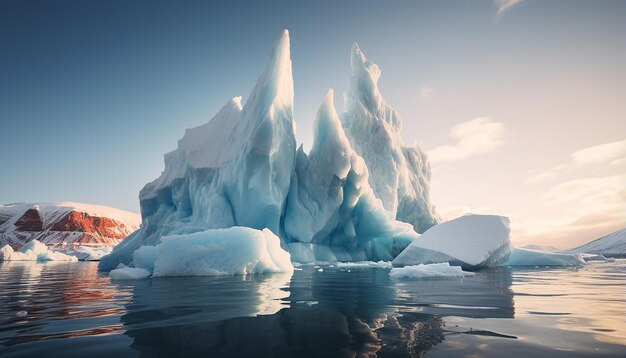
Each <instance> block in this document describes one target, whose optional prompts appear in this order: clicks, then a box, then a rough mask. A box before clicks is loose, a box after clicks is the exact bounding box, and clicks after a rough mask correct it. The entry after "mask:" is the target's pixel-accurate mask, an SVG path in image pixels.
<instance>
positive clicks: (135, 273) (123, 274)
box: [109, 267, 150, 280]
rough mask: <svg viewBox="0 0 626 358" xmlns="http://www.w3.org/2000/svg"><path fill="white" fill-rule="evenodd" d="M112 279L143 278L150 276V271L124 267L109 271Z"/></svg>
mask: <svg viewBox="0 0 626 358" xmlns="http://www.w3.org/2000/svg"><path fill="white" fill-rule="evenodd" d="M109 277H110V278H111V280H143V279H144V278H148V277H150V271H148V270H144V269H142V268H135V267H122V268H118V269H115V270H112V271H111V272H109Z"/></svg>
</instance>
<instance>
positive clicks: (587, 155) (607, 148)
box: [571, 139, 626, 165]
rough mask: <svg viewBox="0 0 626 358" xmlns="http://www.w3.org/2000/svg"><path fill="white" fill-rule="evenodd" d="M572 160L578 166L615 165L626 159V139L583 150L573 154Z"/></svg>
mask: <svg viewBox="0 0 626 358" xmlns="http://www.w3.org/2000/svg"><path fill="white" fill-rule="evenodd" d="M571 158H572V160H573V161H574V163H576V164H577V165H590V164H599V163H608V164H609V165H615V164H617V163H619V162H620V161H621V162H623V159H624V158H626V139H624V140H621V141H617V142H611V143H605V144H600V145H596V146H594V147H589V148H585V149H581V150H579V151H577V152H574V153H572V155H571Z"/></svg>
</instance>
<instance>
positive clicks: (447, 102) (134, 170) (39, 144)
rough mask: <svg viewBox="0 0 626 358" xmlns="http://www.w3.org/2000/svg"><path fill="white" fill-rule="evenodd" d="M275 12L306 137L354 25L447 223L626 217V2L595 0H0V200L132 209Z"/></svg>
mask: <svg viewBox="0 0 626 358" xmlns="http://www.w3.org/2000/svg"><path fill="white" fill-rule="evenodd" d="M284 28H287V29H289V31H290V37H291V56H292V62H293V75H294V82H295V109H294V115H295V120H296V122H297V138H298V140H299V141H300V142H302V143H304V146H305V148H309V147H310V145H311V143H312V140H313V138H312V124H313V120H314V118H315V113H316V111H317V108H318V106H319V105H320V104H321V102H322V100H323V98H324V95H325V94H326V92H327V90H328V89H329V88H333V89H334V90H335V93H337V94H338V95H337V96H336V100H335V101H336V103H335V104H336V106H337V107H338V108H341V107H342V105H343V103H342V100H341V95H339V94H341V93H343V92H344V91H345V90H346V89H347V87H348V80H349V78H348V76H349V73H350V68H349V66H350V61H349V57H350V49H351V46H352V44H353V42H355V41H356V42H358V44H359V46H360V47H361V49H362V50H363V52H364V53H365V54H366V55H367V56H368V58H369V59H370V60H371V61H373V62H375V63H377V64H378V65H379V67H380V69H381V72H382V74H381V77H380V80H379V86H380V89H381V93H382V95H383V96H384V97H385V99H386V100H387V102H389V103H390V104H391V105H392V106H393V107H394V108H396V109H397V110H398V111H399V113H400V115H401V116H402V119H403V123H404V124H403V131H402V135H403V140H404V142H405V144H407V145H408V144H416V145H420V146H422V147H423V148H425V149H426V150H427V151H428V153H429V158H430V160H431V166H432V172H433V173H432V200H433V202H434V203H435V205H436V206H437V209H438V211H439V212H440V214H441V216H442V217H443V218H444V219H450V218H453V217H456V216H458V215H462V214H464V213H468V212H474V213H492V214H500V215H506V216H509V217H510V219H511V223H512V224H511V225H512V239H513V242H514V243H515V244H517V245H525V244H529V243H535V244H542V245H551V246H556V247H559V248H566V247H572V246H576V245H578V244H581V243H584V242H587V241H589V240H591V239H594V238H597V237H599V236H602V235H605V234H608V233H609V232H612V231H615V230H618V229H620V228H623V227H625V226H626V2H624V1H605V0H597V1H577V0H549V1H541V0H495V1H494V0H483V1H478V0H477V1H460V0H457V1H445V0H443V1H369V0H358V1H357V0H354V1H327V0H321V1H310V2H293V1H211V2H208V1H185V2H175V1H154V0H150V1H148V0H145V1H138V0H135V1H132V0H131V1H127V0H111V1H82V0H76V1H68V0H59V1H54V2H52V1H34V0H5V1H2V2H0V153H1V158H2V161H1V162H0V203H11V202H18V201H25V202H53V201H76V202H85V203H93V204H101V205H109V206H113V207H117V208H121V209H125V210H130V211H135V212H138V210H139V201H138V193H139V190H140V189H141V188H142V187H143V185H144V184H146V183H147V182H149V181H151V180H153V179H155V178H156V177H158V175H159V174H160V172H161V171H162V170H163V154H164V153H166V152H168V151H171V150H173V149H175V147H176V142H177V140H178V139H179V138H180V137H182V135H183V133H184V130H185V128H190V127H194V126H197V125H200V124H203V123H205V122H207V121H208V120H209V119H210V118H211V117H212V116H213V115H214V114H215V113H216V112H217V111H218V110H219V109H220V108H221V107H222V106H223V105H224V104H225V103H226V102H227V101H228V100H229V99H230V98H232V97H234V96H243V100H244V101H245V100H246V96H247V95H248V94H249V92H250V90H251V89H252V87H253V86H254V83H255V82H256V79H257V77H258V76H259V75H260V74H261V72H262V71H263V68H264V67H265V64H266V61H267V60H268V56H269V52H270V50H271V47H272V44H273V43H274V41H275V39H276V38H277V37H278V36H279V34H280V31H281V30H282V29H284ZM340 112H341V110H340Z"/></svg>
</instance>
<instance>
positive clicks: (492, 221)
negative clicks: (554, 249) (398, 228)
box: [393, 215, 511, 268]
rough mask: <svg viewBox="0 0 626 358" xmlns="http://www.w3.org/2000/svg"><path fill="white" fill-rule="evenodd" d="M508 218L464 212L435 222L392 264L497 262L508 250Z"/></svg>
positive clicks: (475, 264) (470, 265)
mask: <svg viewBox="0 0 626 358" xmlns="http://www.w3.org/2000/svg"><path fill="white" fill-rule="evenodd" d="M509 232H510V229H509V219H508V218H507V217H504V216H497V215H466V216H462V217H459V218H456V219H454V220H450V221H446V222H444V223H442V224H439V225H435V226H433V227H432V228H430V229H429V230H427V231H426V232H425V233H424V234H422V235H421V236H420V237H419V238H418V239H416V240H414V241H413V243H412V244H411V245H410V246H409V247H407V248H406V249H405V250H404V251H402V252H401V253H400V255H398V257H396V258H395V259H394V260H393V265H394V266H408V265H417V264H431V263H441V262H449V263H450V264H452V265H457V266H461V267H463V268H481V267H494V266H499V265H500V264H501V263H502V262H504V261H505V260H506V258H507V256H508V254H509V252H510V250H511V248H510V239H509Z"/></svg>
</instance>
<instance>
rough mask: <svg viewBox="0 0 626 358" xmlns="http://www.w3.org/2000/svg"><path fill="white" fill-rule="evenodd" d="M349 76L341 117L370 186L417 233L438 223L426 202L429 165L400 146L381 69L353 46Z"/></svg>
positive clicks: (412, 149)
mask: <svg viewBox="0 0 626 358" xmlns="http://www.w3.org/2000/svg"><path fill="white" fill-rule="evenodd" d="M351 67H352V75H351V77H350V86H349V90H348V92H347V96H346V105H345V107H346V110H345V113H344V115H343V117H342V118H341V121H342V124H343V126H344V128H345V129H346V134H347V136H348V139H349V140H350V144H351V145H352V147H353V148H354V150H355V151H356V152H357V153H358V154H359V155H360V156H361V157H362V158H363V160H364V161H365V164H366V165H367V167H368V168H369V172H370V177H369V178H370V184H371V186H372V189H373V191H374V194H375V195H376V197H377V198H379V199H381V200H382V203H383V206H384V207H385V209H387V210H388V211H390V212H391V213H392V215H393V216H394V217H395V218H396V219H397V220H400V221H403V222H407V223H409V224H411V225H413V227H414V228H415V230H416V231H417V232H419V233H422V232H424V231H426V230H428V229H429V228H430V227H431V226H433V225H435V224H437V223H439V221H440V220H439V216H438V215H437V213H436V212H435V208H434V206H433V205H432V204H431V203H430V175H431V173H430V164H429V162H428V160H427V158H426V153H425V152H424V150H422V149H421V148H419V147H418V146H413V147H406V146H404V145H403V144H402V139H401V137H400V131H401V129H402V120H401V119H400V115H399V114H398V112H397V111H396V110H395V109H393V108H392V107H391V106H389V104H387V102H386V101H385V100H384V99H383V97H382V95H381V94H380V91H379V89H378V78H379V77H380V69H379V68H378V66H377V65H376V64H375V63H373V62H371V61H369V60H368V59H367V58H366V57H365V55H364V54H363V52H362V51H361V49H360V48H359V46H358V45H357V44H356V43H355V44H354V46H353V47H352V59H351Z"/></svg>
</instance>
